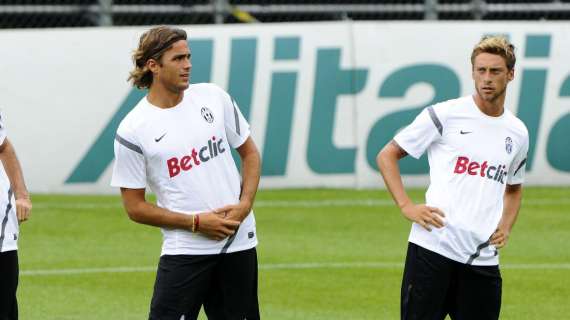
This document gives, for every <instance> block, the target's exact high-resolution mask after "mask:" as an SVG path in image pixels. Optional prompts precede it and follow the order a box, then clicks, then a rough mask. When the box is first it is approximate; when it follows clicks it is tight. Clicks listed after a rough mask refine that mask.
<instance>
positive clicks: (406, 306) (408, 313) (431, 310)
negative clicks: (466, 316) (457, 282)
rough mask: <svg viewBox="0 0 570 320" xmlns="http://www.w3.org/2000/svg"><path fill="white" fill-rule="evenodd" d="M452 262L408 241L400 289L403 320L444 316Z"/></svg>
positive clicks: (440, 317) (435, 318)
mask: <svg viewBox="0 0 570 320" xmlns="http://www.w3.org/2000/svg"><path fill="white" fill-rule="evenodd" d="M453 263H454V262H453V261H451V260H450V259H447V258H445V257H443V256H441V255H439V254H437V253H434V252H431V251H429V250H427V249H424V248H422V247H420V246H418V245H416V244H414V243H409V244H408V252H407V256H406V265H405V268H404V276H403V280H402V289H401V304H400V308H401V309H400V312H401V313H400V317H401V319H402V320H415V319H418V320H419V319H422V320H423V319H430V320H443V319H445V316H446V314H447V312H448V310H447V303H446V297H447V294H448V291H449V285H450V280H451V275H452V271H453V267H454V264H453Z"/></svg>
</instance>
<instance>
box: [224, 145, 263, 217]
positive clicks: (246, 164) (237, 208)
mask: <svg viewBox="0 0 570 320" xmlns="http://www.w3.org/2000/svg"><path fill="white" fill-rule="evenodd" d="M237 151H238V153H239V155H240V158H241V163H242V173H241V174H242V187H241V194H240V201H239V203H238V204H235V205H229V206H225V207H223V208H221V209H220V211H221V212H225V214H226V215H227V217H228V218H229V219H232V220H235V221H239V222H241V221H243V219H245V217H247V215H248V214H249V212H250V211H251V208H252V207H253V201H254V200H255V194H256V193H257V186H258V185H259V175H260V171H261V158H260V156H259V152H258V151H257V147H256V146H255V143H254V142H253V139H252V138H251V137H249V138H247V140H246V141H245V142H244V143H243V144H242V145H241V146H239V147H238V148H237Z"/></svg>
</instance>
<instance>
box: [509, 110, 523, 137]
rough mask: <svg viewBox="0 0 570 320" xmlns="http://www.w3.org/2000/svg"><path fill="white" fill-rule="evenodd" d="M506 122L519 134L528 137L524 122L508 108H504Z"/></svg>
mask: <svg viewBox="0 0 570 320" xmlns="http://www.w3.org/2000/svg"><path fill="white" fill-rule="evenodd" d="M505 117H506V123H507V124H508V126H509V127H511V128H512V129H513V130H515V131H517V132H518V133H519V134H520V135H522V136H525V137H528V129H527V127H526V125H525V124H524V122H523V121H522V120H521V119H519V118H518V117H517V116H516V115H514V114H513V113H512V112H511V111H510V110H508V109H505Z"/></svg>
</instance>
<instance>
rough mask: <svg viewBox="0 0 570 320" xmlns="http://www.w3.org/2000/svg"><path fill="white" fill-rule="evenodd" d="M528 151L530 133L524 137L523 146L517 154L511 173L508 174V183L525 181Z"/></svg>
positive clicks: (510, 169)
mask: <svg viewBox="0 0 570 320" xmlns="http://www.w3.org/2000/svg"><path fill="white" fill-rule="evenodd" d="M527 153H528V135H527V136H526V137H525V138H524V141H523V142H522V145H521V147H520V148H519V150H518V152H517V154H516V155H515V157H514V159H513V162H512V163H511V167H510V168H509V173H508V176H507V184H510V185H513V184H521V183H523V182H524V173H525V170H526V159H527Z"/></svg>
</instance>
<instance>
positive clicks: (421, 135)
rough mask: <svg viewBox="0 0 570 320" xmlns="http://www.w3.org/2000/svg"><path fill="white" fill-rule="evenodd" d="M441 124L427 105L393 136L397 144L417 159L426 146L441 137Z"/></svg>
mask: <svg viewBox="0 0 570 320" xmlns="http://www.w3.org/2000/svg"><path fill="white" fill-rule="evenodd" d="M442 130H443V128H442V124H441V121H440V120H439V118H438V116H437V115H436V113H435V111H434V110H433V108H432V107H427V108H425V109H424V110H422V112H420V114H419V115H418V116H417V117H416V119H414V121H413V122H412V123H410V124H409V125H408V126H407V127H405V128H404V129H403V130H402V131H400V132H399V133H398V134H396V136H395V137H394V140H395V141H396V142H397V143H398V145H399V146H400V147H401V148H402V149H404V150H405V151H406V152H407V153H408V154H409V155H411V156H412V157H414V158H416V159H419V158H420V157H421V156H422V154H423V153H424V152H425V151H426V150H427V148H428V147H429V146H430V145H431V144H432V143H433V142H434V141H436V140H438V139H439V138H441V133H442Z"/></svg>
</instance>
